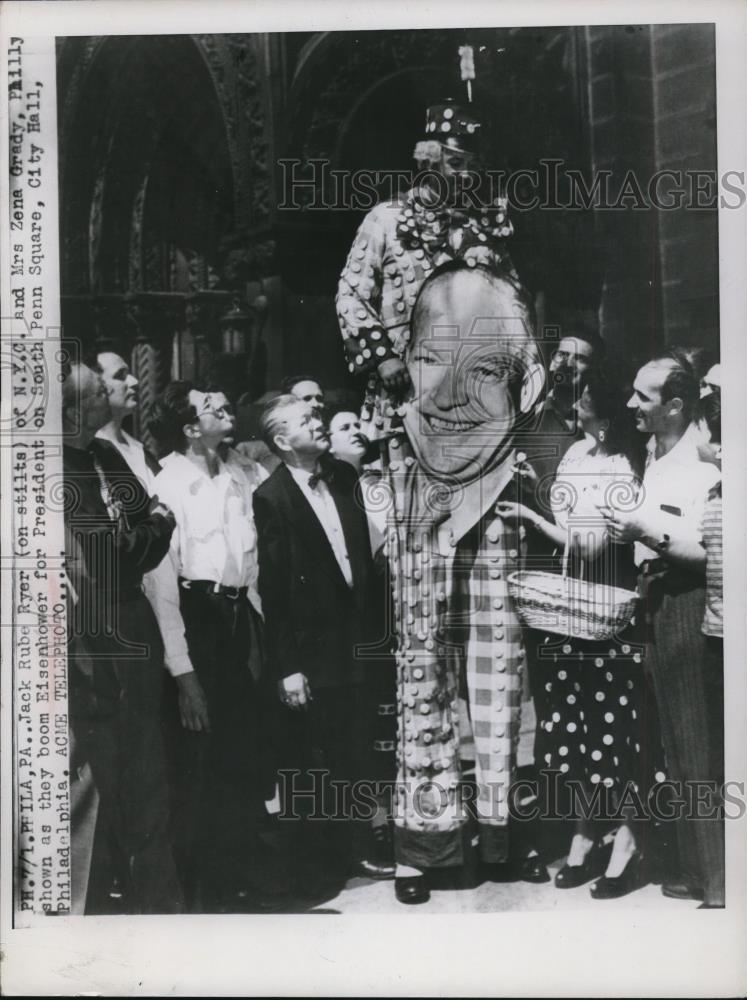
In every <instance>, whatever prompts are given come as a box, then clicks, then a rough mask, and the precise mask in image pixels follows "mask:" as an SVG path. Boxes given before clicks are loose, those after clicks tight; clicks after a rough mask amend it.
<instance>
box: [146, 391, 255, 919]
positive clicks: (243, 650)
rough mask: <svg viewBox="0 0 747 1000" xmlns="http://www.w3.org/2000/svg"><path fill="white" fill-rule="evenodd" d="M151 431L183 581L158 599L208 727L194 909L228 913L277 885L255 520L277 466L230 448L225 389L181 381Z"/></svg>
mask: <svg viewBox="0 0 747 1000" xmlns="http://www.w3.org/2000/svg"><path fill="white" fill-rule="evenodd" d="M149 429H150V430H151V432H152V433H153V434H154V436H155V437H156V439H157V440H158V441H159V444H160V445H161V447H162V449H163V450H164V451H167V452H168V454H166V456H165V457H164V458H163V459H162V462H161V465H162V469H161V472H160V473H159V474H158V476H157V477H156V479H155V483H154V490H155V493H156V495H157V496H158V498H159V499H160V500H162V501H163V502H165V503H168V504H169V506H170V507H171V509H172V510H173V512H174V516H175V518H176V529H175V530H174V534H173V536H172V539H171V550H170V559H171V562H172V565H173V572H174V577H177V578H178V580H179V586H178V587H176V588H171V587H163V588H162V587H156V590H155V593H154V596H153V606H154V609H155V612H156V616H157V618H158V621H159V625H160V626H161V631H162V633H163V635H164V638H165V640H166V642H167V643H168V641H169V637H173V636H174V635H176V634H177V633H178V632H180V631H181V632H183V633H184V634H185V635H186V642H187V648H188V655H189V659H190V660H191V664H192V665H193V667H194V672H195V675H196V677H195V681H194V683H195V685H196V686H197V687H198V688H199V690H200V691H201V693H202V695H203V698H204V711H201V712H199V713H198V717H197V720H196V723H197V724H195V725H193V726H187V727H186V728H185V729H184V730H183V731H182V733H181V740H180V747H179V752H178V776H177V797H178V801H179V805H178V807H177V816H176V820H177V840H178V842H177V847H178V860H179V861H180V862H181V864H182V869H183V872H184V876H185V880H186V888H187V891H188V894H189V895H190V896H191V900H192V906H193V907H194V908H198V907H199V908H201V909H203V910H209V911H210V910H217V911H225V910H227V909H232V908H234V909H235V908H239V907H240V906H241V905H243V904H242V903H241V902H240V898H245V897H246V894H247V892H248V893H250V894H251V892H252V891H254V892H257V891H259V892H260V893H264V892H272V891H273V888H274V887H273V886H267V885H258V884H257V881H256V880H257V878H260V879H263V878H265V877H267V876H269V875H270V872H269V871H265V872H259V871H258V869H259V864H260V857H261V855H262V854H263V851H264V847H263V846H262V844H261V842H260V834H261V830H262V826H263V824H264V823H265V822H266V818H267V817H266V812H265V809H264V805H263V802H264V801H266V800H268V799H270V798H272V789H271V788H269V787H268V785H267V784H266V781H269V776H268V774H267V772H266V771H265V764H266V754H265V748H264V745H263V741H262V739H261V736H260V727H261V725H262V722H263V718H262V715H263V713H262V709H261V704H260V683H261V674H262V660H263V657H262V635H261V633H262V622H261V605H260V602H259V597H258V593H257V546H256V533H255V530H254V522H253V518H252V494H253V492H254V489H255V488H256V486H258V485H259V483H261V482H262V480H263V479H265V478H266V473H265V472H264V470H263V469H262V468H261V467H260V466H258V465H257V464H256V463H253V462H250V461H249V460H247V459H242V458H241V457H240V456H238V455H237V454H236V453H235V452H234V451H232V450H231V449H230V448H229V449H226V447H225V444H226V441H227V439H229V438H230V437H231V434H232V432H233V417H232V416H231V414H230V412H229V409H228V402H227V400H226V397H225V395H224V394H223V393H221V392H202V391H200V390H198V389H196V388H194V387H193V386H192V385H191V384H190V383H188V382H172V383H171V384H170V385H168V386H167V387H166V389H165V390H164V393H163V395H162V397H161V398H160V400H159V401H158V403H157V404H156V406H155V408H154V414H153V419H152V422H151V424H150V425H149ZM167 497H168V498H169V499H168V500H166V498H167ZM179 679H180V678H177V681H179ZM180 707H181V708H182V715H183V716H184V704H183V702H182V703H181V705H180ZM183 721H187V720H184V719H183ZM265 868H266V869H267V868H269V865H265ZM195 883H196V884H195ZM198 893H199V894H201V901H200V897H199V895H198ZM242 893H243V894H244V897H241V894H242ZM269 904H270V901H269V900H268V899H267V898H266V897H265V898H264V899H262V900H260V905H261V906H262V907H263V908H264V907H265V906H266V905H269Z"/></svg>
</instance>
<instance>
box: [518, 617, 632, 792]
mask: <svg viewBox="0 0 747 1000" xmlns="http://www.w3.org/2000/svg"><path fill="white" fill-rule="evenodd" d="M556 646H557V648H555V647H556ZM543 653H545V655H547V656H548V658H547V659H546V658H545V656H542V657H540V658H539V660H538V665H539V669H540V670H542V671H543V677H544V683H543V684H542V685H540V691H539V692H538V693H537V694H536V695H535V711H536V713H537V740H536V746H535V753H536V756H537V764H538V766H540V767H541V768H544V769H548V770H558V771H560V772H561V774H564V775H566V776H567V777H568V778H574V779H581V780H584V781H585V782H586V783H588V784H590V785H598V784H600V783H601V784H602V785H603V786H604V787H606V788H608V789H611V790H612V793H613V795H616V794H621V793H622V792H623V790H624V788H625V785H626V783H627V782H629V781H630V782H634V786H633V787H634V788H636V790H640V791H643V789H642V788H640V789H639V786H640V785H641V784H643V779H642V771H643V770H644V767H643V763H642V758H641V746H642V745H643V743H644V742H645V741H644V740H643V736H642V732H643V721H644V716H645V710H644V708H643V706H642V702H643V701H644V700H645V693H644V678H643V669H642V665H641V656H640V654H637V653H634V654H632V656H633V657H635V658H632V657H631V655H630V654H629V655H627V656H626V655H624V654H622V652H621V647H620V645H619V644H615V643H610V642H599V643H592V642H584V641H581V640H574V639H570V640H568V641H567V642H566V643H562V644H561V643H558V639H557V636H553V637H547V636H546V637H545V640H544V650H543Z"/></svg>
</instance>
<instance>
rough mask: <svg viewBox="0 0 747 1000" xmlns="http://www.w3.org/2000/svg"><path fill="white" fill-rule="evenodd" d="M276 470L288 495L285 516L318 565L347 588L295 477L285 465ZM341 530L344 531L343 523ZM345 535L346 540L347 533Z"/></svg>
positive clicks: (322, 530)
mask: <svg viewBox="0 0 747 1000" xmlns="http://www.w3.org/2000/svg"><path fill="white" fill-rule="evenodd" d="M278 472H279V475H280V476H281V477H282V482H283V484H284V488H285V493H286V496H287V497H288V509H287V516H288V517H289V518H290V520H291V521H292V522H293V524H295V526H296V527H297V529H298V535H299V537H300V538H301V539H302V540H303V542H304V543H305V544H306V546H307V547H308V548H309V550H310V551H311V552H312V553H313V554H314V555H315V556H316V558H317V559H318V561H319V565H320V566H321V567H322V568H323V569H324V570H325V571H326V572H327V573H329V575H330V576H331V577H333V578H334V579H335V580H336V581H337V582H338V584H340V585H341V586H342V587H344V588H345V590H348V589H349V588H348V585H347V584H346V583H345V577H344V576H343V575H342V570H341V569H340V567H339V565H338V562H337V559H336V558H335V554H334V552H333V551H332V546H331V545H330V543H329V539H328V538H327V535H326V534H325V532H324V528H323V527H322V526H321V524H320V523H319V518H318V517H317V516H316V514H315V513H314V510H313V508H312V507H311V504H310V503H309V502H308V500H307V499H306V497H305V496H304V495H303V493H302V492H301V489H300V487H299V485H298V483H296V481H295V479H294V478H293V476H292V475H291V474H290V472H289V471H288V469H287V467H286V466H285V465H282V466H280V467H279V470H278ZM338 510H339V507H338ZM343 531H345V525H344V524H343ZM345 537H346V541H347V534H346V536H345ZM353 579H355V577H353Z"/></svg>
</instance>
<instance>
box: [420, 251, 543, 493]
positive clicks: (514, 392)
mask: <svg viewBox="0 0 747 1000" xmlns="http://www.w3.org/2000/svg"><path fill="white" fill-rule="evenodd" d="M407 370H408V373H409V375H410V380H411V382H412V387H413V396H412V400H411V405H410V406H409V407H408V409H407V413H406V415H405V428H406V430H407V434H408V437H409V438H410V442H411V444H412V446H413V449H414V451H415V454H416V456H417V458H418V460H419V462H420V465H421V467H422V468H423V469H424V471H425V472H426V473H428V474H429V475H430V476H433V477H435V478H439V479H453V480H456V481H457V482H459V483H468V482H471V481H472V480H474V479H477V478H478V477H479V476H481V475H483V474H484V473H485V472H486V471H488V470H489V469H490V468H492V467H493V466H495V465H496V463H497V462H498V461H499V460H500V458H501V456H502V455H503V454H504V453H505V451H506V448H507V446H508V443H509V441H510V437H511V434H512V431H513V427H514V424H515V422H516V418H517V415H518V413H519V411H520V410H523V411H527V410H528V409H529V408H530V407H531V406H532V405H533V404H534V402H535V400H536V399H537V397H538V395H539V392H540V391H541V388H542V383H543V377H542V368H541V365H539V363H538V357H537V354H536V348H535V346H534V341H533V339H532V331H531V328H530V320H529V316H528V313H527V310H526V308H525V307H524V305H523V304H522V303H521V301H520V299H519V297H518V294H517V291H516V289H515V287H514V286H513V285H512V284H511V282H509V281H507V280H505V279H502V278H498V277H496V276H495V275H492V274H490V273H488V272H486V271H482V270H477V269H476V270H453V271H451V270H450V271H445V272H443V273H441V274H436V275H434V276H433V277H432V278H431V279H429V281H428V283H427V284H426V285H424V286H423V289H422V292H421V295H420V298H419V299H418V302H417V304H416V308H415V311H414V313H413V329H412V340H411V344H410V351H409V353H408V357H407Z"/></svg>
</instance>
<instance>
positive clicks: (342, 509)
mask: <svg viewBox="0 0 747 1000" xmlns="http://www.w3.org/2000/svg"><path fill="white" fill-rule="evenodd" d="M329 491H330V493H331V494H332V499H333V500H334V502H335V506H336V507H337V513H338V514H339V515H340V523H341V524H342V532H343V535H344V536H345V547H346V548H347V550H348V559H349V560H350V571H351V573H352V574H353V589H354V590H355V591H356V592H357V593H362V586H363V582H364V577H365V555H364V550H363V549H362V548H361V530H360V528H361V516H360V512H359V511H358V509H357V507H356V499H355V495H354V494H353V493H350V492H348V491H347V490H345V489H340V486H339V477H337V476H335V477H333V478H332V481H331V483H330V484H329ZM365 541H366V544H368V539H367V538H366V539H365Z"/></svg>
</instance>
